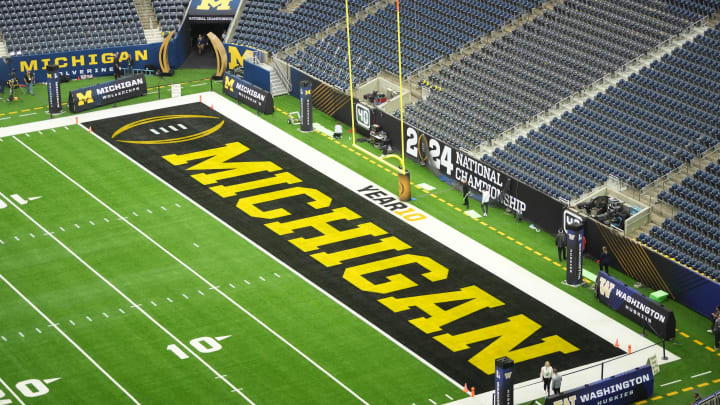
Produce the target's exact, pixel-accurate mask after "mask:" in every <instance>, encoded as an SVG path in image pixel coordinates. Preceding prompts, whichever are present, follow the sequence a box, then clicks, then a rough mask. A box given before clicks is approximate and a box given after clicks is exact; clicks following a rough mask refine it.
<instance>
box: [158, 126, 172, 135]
mask: <svg viewBox="0 0 720 405" xmlns="http://www.w3.org/2000/svg"><path fill="white" fill-rule="evenodd" d="M158 129H159V130H161V131H162V132H163V133H164V134H167V133H169V132H170V131H168V130H167V129H165V128H164V127H160V128H158Z"/></svg>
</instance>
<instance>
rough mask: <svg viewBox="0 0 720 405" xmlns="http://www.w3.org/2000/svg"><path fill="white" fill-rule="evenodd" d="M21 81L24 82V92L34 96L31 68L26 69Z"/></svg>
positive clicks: (33, 79) (33, 78) (33, 74)
mask: <svg viewBox="0 0 720 405" xmlns="http://www.w3.org/2000/svg"><path fill="white" fill-rule="evenodd" d="M23 82H24V83H25V91H26V93H27V94H29V95H31V96H34V95H35V93H34V92H33V84H34V83H35V73H33V71H32V70H30V69H28V70H27V71H26V72H25V76H24V77H23Z"/></svg>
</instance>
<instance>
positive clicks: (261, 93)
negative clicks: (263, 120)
mask: <svg viewBox="0 0 720 405" xmlns="http://www.w3.org/2000/svg"><path fill="white" fill-rule="evenodd" d="M223 93H225V94H227V95H228V96H230V97H232V98H234V99H236V100H238V101H239V102H241V103H243V104H246V105H249V106H250V107H252V108H254V109H256V110H258V111H260V112H261V113H263V114H272V113H273V112H275V104H274V103H273V98H272V95H271V94H270V92H269V91H265V90H263V89H261V88H259V87H257V86H255V85H253V84H252V83H250V82H247V81H245V80H243V79H241V78H239V77H238V76H235V75H231V74H230V73H227V72H225V76H224V77H223Z"/></svg>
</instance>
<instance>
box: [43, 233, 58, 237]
mask: <svg viewBox="0 0 720 405" xmlns="http://www.w3.org/2000/svg"><path fill="white" fill-rule="evenodd" d="M43 235H45V236H50V235H55V232H45V233H44V234H43Z"/></svg>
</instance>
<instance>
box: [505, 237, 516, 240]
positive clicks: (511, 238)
mask: <svg viewBox="0 0 720 405" xmlns="http://www.w3.org/2000/svg"><path fill="white" fill-rule="evenodd" d="M505 238H507V239H508V240H515V238H513V237H512V236H506V237H505Z"/></svg>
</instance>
